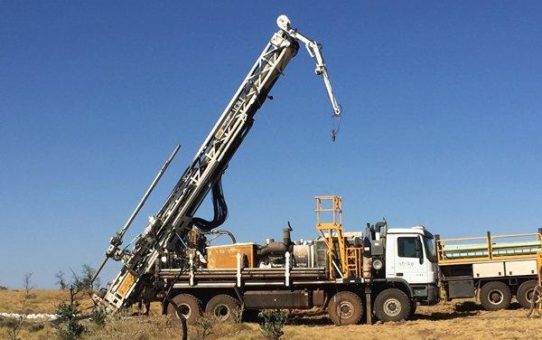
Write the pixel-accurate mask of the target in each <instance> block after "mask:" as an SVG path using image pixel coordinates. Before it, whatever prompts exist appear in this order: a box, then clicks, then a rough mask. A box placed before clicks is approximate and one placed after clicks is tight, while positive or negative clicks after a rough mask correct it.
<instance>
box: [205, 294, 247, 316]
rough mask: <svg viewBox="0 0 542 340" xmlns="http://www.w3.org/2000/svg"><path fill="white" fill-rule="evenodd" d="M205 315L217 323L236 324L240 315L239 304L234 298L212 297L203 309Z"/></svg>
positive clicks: (225, 296) (225, 295) (224, 296)
mask: <svg viewBox="0 0 542 340" xmlns="http://www.w3.org/2000/svg"><path fill="white" fill-rule="evenodd" d="M205 313H207V314H208V315H209V316H210V317H211V318H212V319H213V320H215V321H217V322H238V321H239V320H240V314H241V304H240V303H239V300H237V299H236V298H234V297H232V296H230V295H227V294H220V295H216V296H214V297H213V298H212V299H211V300H209V302H208V303H207V306H206V307H205Z"/></svg>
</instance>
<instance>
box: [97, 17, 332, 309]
mask: <svg viewBox="0 0 542 340" xmlns="http://www.w3.org/2000/svg"><path fill="white" fill-rule="evenodd" d="M277 24H278V26H279V28H280V29H279V31H277V32H276V33H275V34H274V35H273V36H272V37H271V39H270V41H269V42H268V43H267V45H266V46H265V48H264V50H263V52H262V53H261V54H260V56H259V57H258V59H257V61H256V63H255V64H254V66H252V68H251V69H250V71H249V73H248V75H247V76H246V77H245V79H244V80H243V82H242V83H241V86H240V87H239V88H238V90H237V92H236V93H235V94H234V96H233V98H232V99H231V101H230V102H229V103H228V105H227V107H226V109H225V110H224V112H223V113H222V115H221V116H220V117H219V119H218V121H217V122H216V124H215V125H214V127H213V128H212V130H211V132H210V133H209V135H208V136H207V138H206V139H205V141H204V142H203V144H202V145H201V147H200V148H199V150H198V151H197V153H196V155H195V157H194V159H193V160H192V162H191V163H190V165H189V166H188V167H187V169H186V170H185V171H184V173H183V175H182V176H181V178H180V179H179V181H178V182H177V184H176V185H175V187H174V188H173V190H172V191H171V193H170V195H169V197H168V199H167V201H166V203H165V204H164V206H163V207H162V208H161V209H160V211H159V212H158V214H156V216H154V217H151V218H149V223H148V225H147V227H146V228H145V230H144V231H143V232H142V233H141V234H140V235H139V236H138V237H137V238H136V240H135V242H134V246H133V248H132V249H131V250H127V249H126V248H125V249H120V248H119V246H120V244H121V243H122V241H121V240H119V239H118V238H115V237H114V238H113V239H114V241H115V242H113V241H112V242H111V245H110V246H109V248H108V251H107V252H106V256H107V257H112V258H114V259H116V260H119V261H121V262H122V264H123V267H122V269H121V271H120V272H119V273H118V275H117V276H116V278H115V279H114V280H113V281H112V283H111V284H110V285H109V287H108V288H107V291H106V292H105V295H103V296H102V298H100V301H101V302H102V303H104V304H105V305H106V306H107V308H108V309H109V310H111V311H115V310H117V309H119V308H121V307H122V306H125V305H128V304H130V303H132V302H134V301H133V299H134V298H135V295H137V294H138V292H139V291H140V290H141V289H142V287H141V286H142V285H144V283H143V282H144V281H146V280H145V279H144V277H145V276H149V275H151V274H152V273H153V270H154V268H155V266H156V262H157V261H158V260H159V257H160V252H161V251H162V250H163V249H166V248H167V247H168V245H169V244H170V243H171V242H172V241H176V240H178V241H180V242H181V243H182V244H185V243H184V237H185V235H186V234H187V233H188V232H189V231H190V230H191V229H192V228H193V227H194V226H196V227H198V229H200V230H203V231H210V230H212V229H213V228H216V227H218V226H219V225H220V224H222V223H223V222H224V220H225V218H226V215H227V207H226V204H225V201H224V198H223V195H222V188H221V176H222V174H223V173H224V171H225V170H226V167H227V166H228V163H229V161H230V160H231V158H232V157H233V155H234V154H235V152H236V151H237V149H238V148H239V146H240V145H241V143H242V142H243V139H244V138H245V136H246V135H247V133H248V132H249V130H250V128H251V127H252V124H253V120H254V115H255V113H256V112H257V111H258V109H259V108H260V107H261V106H262V105H263V103H264V102H265V100H266V99H267V98H268V93H269V91H270V90H271V89H272V87H273V85H274V84H275V82H276V81H277V80H278V78H279V77H280V76H281V75H282V74H283V71H284V69H285V67H286V65H287V64H288V62H289V61H290V60H291V59H292V58H293V57H294V56H295V55H296V53H297V51H298V49H299V44H298V41H300V42H302V43H304V44H305V46H306V47H307V50H308V51H309V54H310V55H311V57H313V58H314V59H315V61H316V69H315V72H316V74H317V75H321V76H322V77H323V80H324V85H325V87H326V91H327V95H328V97H329V99H330V101H331V106H332V108H333V115H332V116H333V117H340V115H341V108H340V105H339V104H338V103H337V100H336V98H335V95H334V93H333V89H332V87H331V83H330V81H329V76H328V73H327V69H326V65H325V63H324V59H323V57H322V54H321V51H320V46H319V45H318V44H317V43H316V42H315V41H313V40H311V39H309V38H307V37H305V36H303V35H301V34H300V33H299V32H297V31H296V30H295V29H293V28H291V26H290V21H289V19H288V18H287V17H286V16H285V15H281V16H279V18H278V19H277ZM209 191H212V195H213V204H214V208H215V217H214V218H213V220H212V221H205V220H203V219H201V218H196V217H194V214H195V213H196V211H197V210H198V208H199V206H200V205H201V203H202V202H203V200H204V199H205V197H206V196H207V195H208V193H209ZM113 239H112V240H113ZM96 299H98V298H97V297H96Z"/></svg>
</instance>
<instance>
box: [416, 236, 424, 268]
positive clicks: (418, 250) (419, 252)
mask: <svg viewBox="0 0 542 340" xmlns="http://www.w3.org/2000/svg"><path fill="white" fill-rule="evenodd" d="M416 256H417V257H418V258H419V259H420V264H423V247H422V241H420V239H419V238H417V239H416Z"/></svg>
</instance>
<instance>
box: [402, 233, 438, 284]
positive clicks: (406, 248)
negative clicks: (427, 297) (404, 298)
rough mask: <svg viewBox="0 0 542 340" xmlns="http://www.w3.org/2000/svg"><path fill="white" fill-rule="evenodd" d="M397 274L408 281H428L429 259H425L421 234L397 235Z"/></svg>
mask: <svg viewBox="0 0 542 340" xmlns="http://www.w3.org/2000/svg"><path fill="white" fill-rule="evenodd" d="M396 247H397V248H396V254H397V255H396V256H395V261H394V262H395V266H394V267H395V268H394V269H395V276H396V277H399V278H403V279H405V280H406V281H407V282H408V283H428V282H429V281H430V280H428V277H427V273H428V268H427V266H428V265H429V263H428V262H429V261H427V259H425V256H424V252H423V246H422V240H421V239H420V236H418V235H416V236H414V235H411V236H407V235H405V236H399V235H398V236H397V242H396Z"/></svg>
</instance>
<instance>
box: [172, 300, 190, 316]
mask: <svg viewBox="0 0 542 340" xmlns="http://www.w3.org/2000/svg"><path fill="white" fill-rule="evenodd" d="M178 307H179V312H181V314H182V315H183V316H184V318H185V319H188V318H189V317H190V315H191V314H192V308H190V306H189V305H187V304H186V303H182V304H180V305H178ZM175 315H177V317H179V313H178V312H175Z"/></svg>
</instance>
